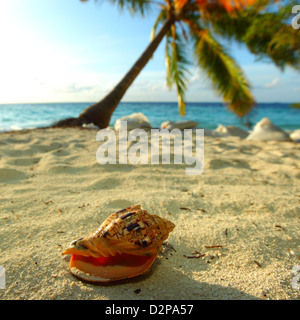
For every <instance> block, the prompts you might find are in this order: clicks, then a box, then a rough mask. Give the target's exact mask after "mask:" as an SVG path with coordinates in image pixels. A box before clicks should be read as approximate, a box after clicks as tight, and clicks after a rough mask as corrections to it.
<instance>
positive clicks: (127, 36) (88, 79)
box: [0, 0, 300, 104]
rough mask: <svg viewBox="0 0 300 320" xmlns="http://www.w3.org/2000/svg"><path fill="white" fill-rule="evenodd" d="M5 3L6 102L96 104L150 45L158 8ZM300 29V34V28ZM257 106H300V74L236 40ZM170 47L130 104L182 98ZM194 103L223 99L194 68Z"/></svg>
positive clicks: (0, 47) (2, 81)
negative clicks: (169, 82)
mask: <svg viewBox="0 0 300 320" xmlns="http://www.w3.org/2000/svg"><path fill="white" fill-rule="evenodd" d="M100 2H101V3H99V2H95V1H93V0H90V1H89V2H86V3H82V2H80V1H79V0H6V1H1V2H0V104H2V103H38V102H94V101H98V100H100V99H101V98H102V97H103V96H104V95H105V94H107V93H108V92H109V91H110V90H111V89H112V88H113V87H114V86H115V85H116V84H117V82H118V81H119V80H120V79H121V78H122V77H123V76H124V75H125V73H126V72H127V71H128V70H129V68H130V67H131V66H132V64H133V63H134V62H135V60H136V59H137V58H138V57H139V55H140V54H141V53H142V52H143V50H144V49H145V48H146V46H147V45H148V43H149V41H150V33H151V29H152V26H153V23H154V21H155V17H156V12H157V11H156V10H155V9H154V10H153V12H152V13H150V14H149V15H148V16H147V17H141V16H139V15H136V16H132V15H130V14H129V13H128V12H125V11H122V12H121V11H120V10H119V9H118V8H116V7H115V6H112V5H110V4H107V3H106V2H105V1H100ZM299 32H300V30H299ZM226 47H227V49H228V50H229V52H230V54H231V55H232V56H233V57H234V58H235V59H236V60H237V62H238V63H239V65H240V66H241V67H242V69H243V70H244V73H245V75H246V77H247V79H248V80H249V82H250V84H251V86H252V93H253V95H254V97H255V99H256V101H257V102H288V103H290V102H299V101H300V77H299V72H296V71H294V70H292V69H290V68H287V69H286V70H285V71H284V72H281V71H280V70H279V69H278V68H277V67H275V66H274V65H273V64H270V63H265V62H261V61H256V57H255V56H253V55H252V54H250V53H249V52H248V50H247V49H246V48H245V47H243V46H241V45H239V44H236V43H226ZM165 74H166V70H165V58H164V43H161V44H160V46H159V47H158V49H157V50H156V52H155V54H154V56H153V58H152V59H151V60H150V61H149V62H148V64H147V65H146V67H145V68H144V69H143V70H142V72H141V73H140V75H139V76H138V78H137V79H136V80H135V82H134V83H133V85H132V86H131V87H130V89H129V90H128V91H127V92H126V94H125V96H124V97H123V100H122V101H177V94H176V91H175V88H173V89H172V90H169V89H168V88H167V86H166V78H165ZM186 100H187V101H188V102H219V101H222V98H221V97H220V96H218V95H217V94H216V93H215V92H214V91H213V89H212V87H211V84H210V82H209V80H208V79H206V77H205V75H203V74H201V71H199V69H197V68H192V69H191V75H190V81H189V85H188V90H187V92H186Z"/></svg>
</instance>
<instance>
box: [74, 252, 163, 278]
mask: <svg viewBox="0 0 300 320" xmlns="http://www.w3.org/2000/svg"><path fill="white" fill-rule="evenodd" d="M156 257H157V253H156V254H153V255H149V256H137V255H131V254H126V253H122V254H117V255H115V256H109V257H100V258H94V257H85V256H82V255H76V254H73V255H72V258H71V261H70V271H71V273H72V274H73V275H75V276H77V277H78V278H81V279H83V280H86V281H93V282H109V281H116V280H121V279H125V278H131V277H135V276H138V275H140V274H142V273H144V272H145V271H147V270H148V269H149V268H150V266H151V265H152V264H153V262H154V261H155V259H156Z"/></svg>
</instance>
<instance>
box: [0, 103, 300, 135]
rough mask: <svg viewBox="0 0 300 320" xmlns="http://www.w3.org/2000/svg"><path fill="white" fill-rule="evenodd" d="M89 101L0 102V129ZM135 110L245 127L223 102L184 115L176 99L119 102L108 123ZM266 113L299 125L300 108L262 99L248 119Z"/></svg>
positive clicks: (208, 125)
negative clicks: (170, 101) (169, 101)
mask: <svg viewBox="0 0 300 320" xmlns="http://www.w3.org/2000/svg"><path fill="white" fill-rule="evenodd" d="M90 104H91V103H89V102H87V103H37V104H0V131H10V130H20V129H27V128H37V127H45V126H49V125H51V124H53V123H54V122H56V121H58V120H61V119H65V118H69V117H77V116H78V115H79V114H80V113H81V112H82V110H84V109H85V108H86V107H87V106H89V105H90ZM134 112H142V113H143V114H145V115H146V116H147V117H148V119H149V121H150V123H151V125H152V127H160V124H161V123H162V122H163V121H166V120H171V121H180V120H194V121H198V122H199V123H200V125H199V127H201V128H204V129H215V128H216V127H217V126H218V125H219V124H223V125H225V126H226V125H229V124H231V125H236V126H238V127H240V128H243V129H247V127H246V125H245V123H243V122H242V121H241V119H240V118H238V117H237V116H236V115H235V114H234V113H233V112H231V111H230V110H228V109H227V108H226V107H224V105H223V104H222V103H187V106H186V116H185V117H184V118H182V117H180V116H179V114H178V108H177V104H176V103H168V102H160V103H158V102H155V103H154V102H122V103H120V104H119V106H118V108H117V109H116V110H115V112H114V114H113V116H112V118H111V123H110V124H111V125H113V124H114V123H115V121H116V119H118V118H120V117H122V116H124V115H129V114H131V113H134ZM264 117H268V118H269V119H270V120H271V121H272V122H273V123H274V124H276V125H277V126H279V127H281V128H282V129H285V130H294V129H299V128H300V109H294V108H291V107H290V106H289V104H285V103H261V104H258V105H257V107H256V108H255V109H254V110H253V112H252V114H251V116H250V121H251V123H252V124H255V123H257V122H258V121H260V120H261V119H262V118H264Z"/></svg>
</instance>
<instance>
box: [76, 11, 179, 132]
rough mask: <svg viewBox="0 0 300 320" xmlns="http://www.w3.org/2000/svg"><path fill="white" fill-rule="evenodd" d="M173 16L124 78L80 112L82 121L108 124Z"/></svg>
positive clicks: (104, 125)
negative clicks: (97, 100) (101, 97)
mask: <svg viewBox="0 0 300 320" xmlns="http://www.w3.org/2000/svg"><path fill="white" fill-rule="evenodd" d="M174 21H175V19H174V17H172V16H171V17H170V18H169V19H168V20H167V21H166V22H165V24H164V25H163V26H162V28H161V29H160V31H159V32H158V33H157V35H156V36H155V38H154V39H153V40H152V41H151V43H150V44H149V45H148V47H147V48H146V50H145V51H144V52H143V54H142V55H141V56H140V58H139V59H138V60H137V61H136V63H135V64H134V65H133V66H132V68H131V69H130V70H129V71H128V72H127V74H126V75H125V76H124V78H123V79H122V80H121V81H120V82H119V83H118V84H117V85H116V86H115V88H114V89H113V90H112V91H111V92H110V93H109V94H108V95H106V96H105V97H104V98H103V99H102V100H101V101H99V102H97V103H95V104H93V105H91V106H89V107H88V108H86V109H85V110H83V112H82V113H81V114H80V116H79V118H80V120H81V121H82V122H83V123H94V124H95V125H97V126H98V127H99V128H106V127H107V126H108V125H109V122H110V118H111V116H112V114H113V112H114V111H115V109H116V108H117V106H118V104H119V103H120V101H121V99H122V97H123V96H124V94H125V92H126V91H127V89H128V88H129V87H130V85H131V84H132V83H133V81H134V80H135V78H136V77H137V76H138V75H139V73H140V72H141V70H142V69H143V68H144V66H145V65H146V64H147V62H148V61H149V60H150V58H151V57H152V55H153V53H154V51H155V50H156V48H157V47H158V45H159V44H160V42H161V41H162V39H163V38H164V36H165V35H166V33H167V32H168V31H169V30H170V27H171V25H172V24H173V23H174Z"/></svg>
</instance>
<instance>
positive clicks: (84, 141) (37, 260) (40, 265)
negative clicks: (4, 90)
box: [0, 129, 300, 300]
mask: <svg viewBox="0 0 300 320" xmlns="http://www.w3.org/2000/svg"><path fill="white" fill-rule="evenodd" d="M95 136H96V131H95V130H88V129H87V130H78V129H41V130H33V131H28V132H15V133H3V134H1V135H0V222H1V223H0V239H1V240H0V265H2V266H3V267H5V271H6V288H5V289H0V299H197V300H198V299H299V297H300V291H299V289H298V290H297V289H293V287H292V285H291V281H292V278H293V277H294V275H292V274H291V270H292V268H293V267H294V266H296V265H300V260H299V256H300V242H299V235H300V228H299V227H300V220H299V217H300V210H299V201H300V180H299V179H300V171H299V166H300V145H299V144H296V143H293V142H259V141H249V140H241V139H240V138H238V137H225V138H216V137H205V168H204V172H203V173H202V174H201V175H199V176H187V175H185V170H184V168H185V167H186V165H185V164H183V165H156V166H154V165H152V166H151V165H118V164H117V165H104V166H101V165H100V164H98V163H97V162H96V157H95V155H96V150H97V148H98V146H99V142H96V141H95ZM133 204H141V205H142V207H143V208H145V209H147V210H148V211H149V212H150V213H156V214H158V215H160V216H162V217H166V218H168V219H170V220H171V221H172V222H173V223H175V225H176V228H175V229H174V231H173V232H172V233H171V234H170V237H169V239H168V243H169V245H168V246H167V247H166V249H165V251H164V252H163V253H162V254H161V256H160V257H159V258H158V259H157V260H156V261H155V263H154V265H153V266H152V268H151V271H150V272H149V273H148V274H147V275H144V276H140V277H137V278H135V279H132V280H128V281H123V282H120V283H117V284H115V285H112V286H107V285H106V286H94V285H92V284H89V283H83V282H81V281H80V280H78V279H77V278H74V277H73V276H72V275H71V274H70V272H69V269H68V261H67V259H66V257H65V256H62V255H61V253H62V251H63V249H64V248H65V247H66V246H68V244H69V243H70V242H71V241H72V240H74V239H76V238H79V237H81V236H85V235H87V234H89V233H90V232H91V231H93V230H94V229H96V228H97V227H98V226H99V225H100V223H101V222H102V221H103V220H104V219H105V218H106V217H107V216H108V215H109V214H110V213H112V212H114V211H116V210H119V209H123V208H125V207H128V206H130V205H133ZM207 246H221V247H214V248H207ZM172 247H173V248H174V249H175V250H176V251H174V250H173V249H172ZM195 252H198V255H201V256H202V255H203V254H205V255H204V256H202V257H199V258H189V257H190V256H195V255H197V254H195ZM193 253H194V254H193ZM136 289H140V291H139V293H135V290H136Z"/></svg>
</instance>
